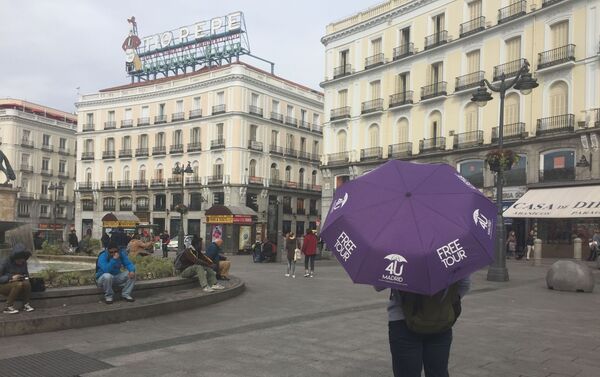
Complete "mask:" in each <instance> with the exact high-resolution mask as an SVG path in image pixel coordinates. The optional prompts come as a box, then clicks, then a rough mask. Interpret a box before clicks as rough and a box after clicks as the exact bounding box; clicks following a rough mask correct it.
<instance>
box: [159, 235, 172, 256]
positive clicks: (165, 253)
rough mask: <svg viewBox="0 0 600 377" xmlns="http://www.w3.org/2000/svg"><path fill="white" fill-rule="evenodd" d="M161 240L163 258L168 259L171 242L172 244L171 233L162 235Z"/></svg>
mask: <svg viewBox="0 0 600 377" xmlns="http://www.w3.org/2000/svg"><path fill="white" fill-rule="evenodd" d="M160 240H161V242H162V252H163V255H162V257H163V258H167V257H168V256H169V242H171V236H170V235H169V232H167V231H166V230H165V231H164V232H163V233H162V234H161V235H160Z"/></svg>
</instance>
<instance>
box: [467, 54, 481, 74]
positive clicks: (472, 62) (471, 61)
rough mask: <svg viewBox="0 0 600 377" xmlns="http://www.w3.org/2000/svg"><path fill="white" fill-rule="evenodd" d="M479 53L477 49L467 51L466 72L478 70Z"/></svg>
mask: <svg viewBox="0 0 600 377" xmlns="http://www.w3.org/2000/svg"><path fill="white" fill-rule="evenodd" d="M480 61H481V54H480V52H479V50H474V51H471V52H469V53H467V73H474V72H479V70H480Z"/></svg>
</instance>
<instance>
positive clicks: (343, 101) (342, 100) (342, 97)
mask: <svg viewBox="0 0 600 377" xmlns="http://www.w3.org/2000/svg"><path fill="white" fill-rule="evenodd" d="M346 106H348V90H347V89H344V90H340V91H339V92H338V107H346Z"/></svg>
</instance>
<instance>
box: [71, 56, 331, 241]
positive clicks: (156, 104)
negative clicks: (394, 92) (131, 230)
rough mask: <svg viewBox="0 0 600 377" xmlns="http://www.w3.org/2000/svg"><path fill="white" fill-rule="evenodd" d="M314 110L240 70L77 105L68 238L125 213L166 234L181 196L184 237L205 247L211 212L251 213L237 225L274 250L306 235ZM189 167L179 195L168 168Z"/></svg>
mask: <svg viewBox="0 0 600 377" xmlns="http://www.w3.org/2000/svg"><path fill="white" fill-rule="evenodd" d="M322 101H323V96H322V93H320V92H318V91H315V90H311V89H309V88H306V87H304V86H302V85H298V84H296V83H293V82H290V81H288V80H285V79H282V78H280V77H278V76H275V75H273V74H271V73H268V72H265V71H262V70H260V69H257V68H254V67H252V66H249V65H247V64H244V63H232V64H229V65H224V66H217V67H212V68H204V69H202V70H199V71H197V72H192V73H188V74H183V75H178V76H172V77H166V78H159V79H155V80H150V81H146V82H139V83H132V84H129V85H124V86H121V87H116V88H109V89H105V90H101V91H100V92H98V93H94V94H89V95H83V96H82V97H81V98H80V99H79V101H78V102H77V108H78V114H79V122H80V123H79V129H78V139H77V140H78V148H79V149H78V150H79V151H80V153H79V154H78V161H77V164H78V168H77V181H78V199H77V202H76V204H77V212H76V213H77V219H76V224H77V228H78V229H84V228H91V229H92V230H93V234H94V236H95V237H99V236H100V232H101V227H102V223H101V218H102V217H103V215H104V214H106V213H108V212H115V213H116V214H117V215H118V214H119V213H123V214H125V213H131V212H133V213H134V214H136V215H137V216H138V217H139V218H140V220H141V221H144V222H151V223H154V224H157V225H158V226H159V228H160V229H167V230H169V231H170V233H171V235H173V234H175V233H177V231H178V229H179V220H180V215H179V213H177V212H176V211H175V210H174V209H175V206H176V205H177V204H179V203H181V202H182V192H183V203H184V204H185V205H186V206H188V208H189V213H188V214H186V215H185V224H184V225H185V231H186V233H193V234H199V235H201V236H202V237H204V238H205V239H207V238H206V236H205V235H209V236H210V231H211V230H210V229H208V228H207V227H206V225H205V211H206V210H207V209H208V208H209V207H211V206H212V205H213V204H221V205H226V206H228V207H230V208H233V209H234V211H235V209H236V208H237V209H240V208H242V207H246V206H247V207H250V208H251V209H252V210H253V211H254V212H251V211H250V212H248V211H247V210H246V209H245V208H244V209H243V210H241V209H240V211H241V212H243V213H240V215H243V216H246V215H248V214H251V215H254V217H255V219H254V221H255V222H258V223H259V224H264V225H265V228H268V229H267V230H266V233H268V236H269V237H272V238H274V241H275V242H276V241H277V240H276V239H275V237H276V235H277V233H279V234H280V233H281V232H282V231H284V232H285V231H289V230H292V231H302V232H304V231H305V230H306V229H308V228H309V227H312V228H315V227H316V221H317V219H318V216H319V210H318V208H320V206H321V205H320V190H321V186H320V184H321V182H320V180H321V178H320V171H319V160H320V155H321V147H322V146H321V141H322V133H321V126H320V124H321V121H322V106H323V102H322ZM188 162H189V163H190V165H191V167H192V168H193V173H192V174H189V175H188V176H186V178H185V181H184V184H183V185H182V181H181V180H180V178H179V177H180V176H176V175H173V174H172V169H173V168H174V167H175V165H176V163H183V164H184V165H187V163H188ZM260 231H261V230H260V228H259V229H257V232H260ZM262 234H263V235H264V233H262ZM252 239H254V235H252ZM207 240H208V239H207ZM230 241H231V242H230V243H231V244H230V245H229V244H228V243H227V242H229V241H227V239H226V246H227V249H228V250H230V249H233V250H236V249H237V246H238V244H237V243H235V242H234V241H233V240H230ZM234 244H235V245H234ZM240 245H241V244H240Z"/></svg>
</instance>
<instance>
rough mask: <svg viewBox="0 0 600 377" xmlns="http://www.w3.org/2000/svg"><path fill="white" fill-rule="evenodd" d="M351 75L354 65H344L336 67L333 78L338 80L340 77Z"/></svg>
mask: <svg viewBox="0 0 600 377" xmlns="http://www.w3.org/2000/svg"><path fill="white" fill-rule="evenodd" d="M350 74H352V65H351V64H344V65H341V66H339V67H335V68H334V69H333V78H334V79H337V78H339V77H344V76H348V75H350Z"/></svg>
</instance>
